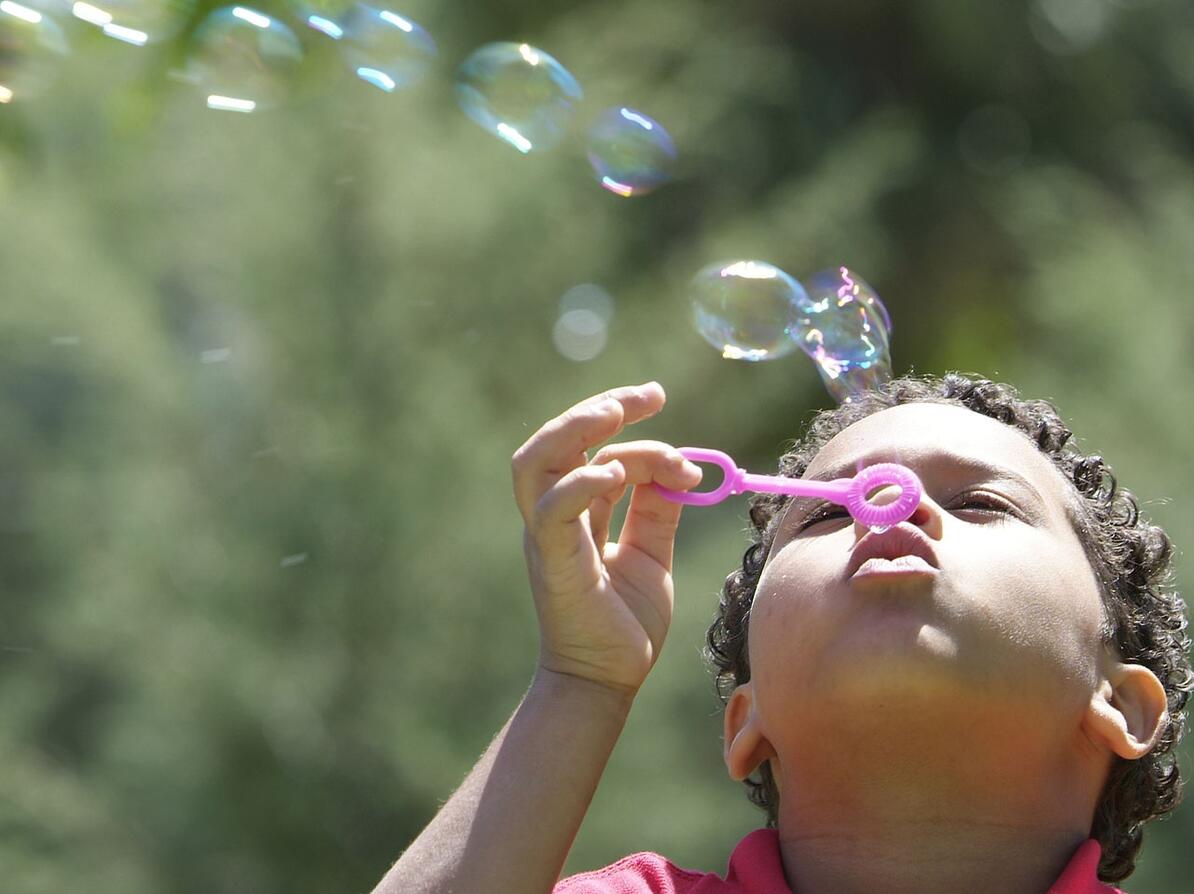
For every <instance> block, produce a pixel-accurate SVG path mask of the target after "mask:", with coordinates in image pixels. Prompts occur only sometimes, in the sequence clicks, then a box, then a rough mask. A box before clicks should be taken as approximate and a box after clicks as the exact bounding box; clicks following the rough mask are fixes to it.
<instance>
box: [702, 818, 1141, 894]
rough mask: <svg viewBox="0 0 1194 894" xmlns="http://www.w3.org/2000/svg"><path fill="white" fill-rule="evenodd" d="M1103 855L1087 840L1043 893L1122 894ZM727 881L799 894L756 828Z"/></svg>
mask: <svg viewBox="0 0 1194 894" xmlns="http://www.w3.org/2000/svg"><path fill="white" fill-rule="evenodd" d="M1102 853H1103V850H1102V847H1101V846H1100V845H1099V842H1098V840H1097V839H1095V838H1088V839H1086V841H1084V842H1082V844H1080V845H1079V846H1078V849H1077V850H1075V851H1074V854H1073V856H1072V857H1070V862H1069V864H1068V865H1067V866H1066V868H1065V869H1064V870H1063V871H1062V873H1061V875H1060V876H1058V878H1057V881H1055V882H1054V883H1053V884H1052V885H1051V886H1050V887H1049V890H1048V891H1046V892H1044V894H1122V892H1121V891H1120V890H1119V889H1118V888H1114V887H1112V886H1111V885H1107V884H1104V883H1103V882H1100V881H1099V876H1098V870H1099V858H1100V857H1101V856H1102ZM726 881H727V882H736V883H737V884H739V885H741V887H742V890H743V891H750V892H752V894H799V892H793V891H792V890H791V889H790V888H789V887H788V883H787V879H786V878H785V877H784V866H783V860H782V859H781V857H780V851H779V832H778V831H777V830H775V829H756V830H755V831H754V832H751V833H750V834H749V835H747V836H746V837H745V838H743V839H742V840H741V841H740V842H739V843H738V846H737V847H736V848H734V852H733V853H732V854H731V855H730V865H729V868H728V870H727V873H726Z"/></svg>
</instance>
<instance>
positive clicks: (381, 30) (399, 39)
mask: <svg viewBox="0 0 1194 894" xmlns="http://www.w3.org/2000/svg"><path fill="white" fill-rule="evenodd" d="M306 21H307V24H308V25H310V26H311V27H312V28H315V29H316V30H318V31H322V32H323V33H324V34H326V35H328V37H331V38H333V39H334V40H338V41H340V42H341V43H342V44H343V46H344V61H345V62H346V63H347V64H348V67H349V69H350V70H351V71H352V73H353V74H354V75H355V76H356V77H358V78H360V79H361V80H362V81H364V82H365V83H366V84H369V85H370V86H372V87H376V88H377V89H378V90H382V91H384V92H386V93H393V92H394V91H395V90H401V89H402V88H403V87H409V86H411V85H412V84H415V83H417V82H418V81H419V80H421V79H422V78H423V76H424V75H425V74H427V71H428V69H430V67H431V64H432V62H434V61H435V57H436V55H437V50H436V46H435V41H434V40H433V39H432V38H431V35H430V34H428V33H427V31H426V30H424V29H423V28H421V27H420V26H419V25H418V24H416V23H415V22H412V21H411V20H410V19H408V18H406V17H404V16H401V15H399V14H398V13H396V12H393V11H391V10H389V9H379V8H377V7H374V6H368V5H366V4H364V3H357V4H354V5H353V6H352V7H351V8H350V9H349V10H348V11H347V12H346V13H345V14H344V16H343V17H342V18H340V19H339V20H337V21H333V20H331V19H329V18H326V17H324V16H321V15H318V14H316V13H311V14H309V15H308V16H307V19H306Z"/></svg>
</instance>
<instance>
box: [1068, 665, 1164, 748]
mask: <svg viewBox="0 0 1194 894" xmlns="http://www.w3.org/2000/svg"><path fill="white" fill-rule="evenodd" d="M1168 723H1169V714H1168V701H1167V699H1166V696H1165V687H1164V686H1162V685H1161V681H1160V680H1158V679H1157V676H1156V674H1154V673H1153V672H1152V671H1150V670H1149V669H1148V668H1147V667H1145V666H1144V665H1142V664H1123V663H1119V662H1116V663H1115V664H1114V665H1113V667H1112V670H1111V673H1110V674H1109V675H1108V679H1105V680H1104V681H1103V684H1102V685H1101V686H1100V687H1099V689H1098V690H1097V691H1096V692H1094V693H1092V694H1091V697H1090V705H1089V707H1088V709H1087V712H1086V718H1085V720H1084V726H1085V728H1086V730H1087V732H1088V733H1089V734H1090V735H1091V737H1092V738H1094V739H1096V740H1101V741H1102V742H1104V743H1105V744H1106V745H1107V747H1108V748H1110V749H1111V750H1112V751H1113V752H1115V753H1116V754H1118V755H1119V756H1120V757H1122V758H1125V759H1126V760H1138V759H1140V758H1142V757H1144V756H1145V755H1146V754H1148V753H1149V752H1150V751H1152V750H1153V748H1154V747H1155V746H1156V744H1157V740H1158V739H1160V737H1161V734H1162V733H1163V732H1164V731H1165V728H1166V726H1167V725H1168Z"/></svg>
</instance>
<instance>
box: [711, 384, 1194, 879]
mask: <svg viewBox="0 0 1194 894" xmlns="http://www.w3.org/2000/svg"><path fill="white" fill-rule="evenodd" d="M918 402H920V403H940V404H953V405H957V406H962V407H966V408H967V409H970V410H973V411H974V412H976V413H981V414H982V415H984V416H990V417H991V418H993V419H998V420H999V421H1000V422H1003V423H1005V424H1007V425H1010V426H1013V427H1015V428H1018V429H1019V430H1020V431H1023V432H1024V433H1025V434H1026V435H1028V437H1030V438H1031V439H1032V441H1033V443H1035V444H1036V445H1037V446H1038V448H1039V449H1040V450H1041V452H1042V453H1043V454H1045V456H1047V457H1048V458H1049V459H1050V460H1051V461H1052V462H1053V464H1054V466H1056V468H1057V469H1059V470H1060V471H1061V473H1062V475H1063V476H1064V477H1065V479H1066V480H1067V481H1071V482H1073V485H1074V488H1075V491H1076V496H1075V498H1074V499H1073V500H1072V501H1071V503H1072V505H1070V506H1069V507H1067V514H1068V516H1069V518H1070V521H1071V523H1072V524H1073V525H1074V528H1075V531H1076V533H1077V534H1078V537H1079V539H1080V540H1081V541H1082V544H1083V546H1084V548H1085V551H1086V555H1087V557H1088V559H1089V560H1090V562H1091V566H1092V568H1094V570H1095V572H1096V574H1097V576H1098V579H1099V581H1100V584H1101V590H1102V594H1103V604H1104V615H1105V617H1104V622H1103V637H1104V641H1105V642H1106V643H1107V644H1109V645H1111V644H1114V645H1115V646H1116V647H1117V648H1118V651H1119V655H1120V657H1121V659H1122V660H1123V661H1125V662H1129V663H1135V664H1142V665H1144V666H1145V667H1147V668H1149V670H1151V671H1152V672H1153V673H1154V674H1156V675H1157V678H1158V679H1159V680H1160V681H1161V683H1162V685H1163V686H1164V687H1165V692H1166V695H1167V704H1168V720H1169V723H1168V725H1167V726H1166V728H1165V730H1164V731H1163V734H1162V735H1161V737H1160V738H1159V740H1158V742H1157V744H1156V746H1155V747H1154V748H1153V750H1152V751H1151V752H1150V753H1149V754H1148V755H1146V756H1145V757H1143V758H1140V759H1139V760H1125V759H1123V758H1119V757H1117V758H1116V759H1115V761H1114V763H1113V765H1112V768H1111V771H1110V773H1109V774H1108V778H1107V782H1106V784H1105V786H1104V788H1103V791H1102V795H1101V797H1100V799H1099V804H1098V807H1097V809H1096V811H1095V816H1094V822H1093V825H1092V828H1091V832H1090V834H1091V837H1093V838H1096V839H1097V840H1098V841H1099V844H1100V845H1101V846H1102V859H1101V860H1100V862H1099V878H1100V879H1101V880H1103V881H1105V882H1117V881H1120V880H1122V879H1124V878H1127V877H1128V876H1129V875H1131V873H1132V871H1133V870H1134V869H1135V865H1136V856H1137V853H1138V852H1139V850H1140V846H1141V843H1142V840H1143V826H1144V824H1145V823H1146V822H1148V821H1149V820H1153V819H1157V818H1161V817H1165V816H1167V815H1169V814H1171V813H1172V812H1173V811H1174V810H1175V809H1176V808H1177V806H1178V804H1179V802H1180V801H1181V797H1182V779H1181V776H1180V773H1179V771H1178V765H1177V757H1176V754H1175V753H1174V752H1175V749H1176V748H1177V745H1178V743H1179V742H1180V741H1181V739H1182V736H1183V735H1184V733H1185V724H1186V714H1185V710H1184V709H1185V706H1186V700H1187V699H1188V698H1189V695H1190V692H1191V690H1194V671H1191V667H1190V658H1189V654H1188V653H1189V650H1190V638H1189V637H1188V636H1187V635H1186V628H1187V623H1188V622H1187V619H1186V615H1185V610H1186V605H1185V602H1184V601H1183V600H1182V598H1181V595H1180V594H1179V593H1178V591H1177V589H1176V587H1175V586H1174V583H1173V570H1172V561H1171V560H1172V554H1173V545H1172V543H1171V542H1170V539H1169V536H1168V535H1167V534H1166V533H1165V531H1164V530H1162V529H1161V528H1159V527H1157V526H1156V525H1153V524H1150V523H1149V522H1148V521H1146V520H1145V519H1144V518H1142V517H1141V515H1140V509H1139V505H1138V504H1137V502H1136V498H1135V497H1134V496H1133V495H1132V493H1131V492H1130V491H1127V490H1125V489H1123V488H1121V487H1119V486H1118V485H1117V483H1116V479H1115V475H1114V474H1113V473H1112V470H1111V467H1110V466H1109V465H1107V464H1106V463H1105V462H1104V461H1103V458H1102V457H1101V456H1097V455H1091V456H1086V455H1084V454H1082V453H1079V452H1077V451H1076V450H1075V449H1073V448H1072V447H1071V448H1070V449H1069V450H1066V449H1064V448H1065V446H1066V442H1067V441H1069V440H1070V438H1071V437H1072V435H1073V432H1072V431H1070V429H1069V428H1067V427H1066V425H1065V423H1064V422H1063V421H1062V419H1061V417H1060V416H1059V415H1058V412H1057V409H1056V408H1055V407H1054V406H1053V405H1052V404H1051V403H1049V402H1048V401H1043V400H1026V399H1023V398H1021V397H1020V396H1019V393H1018V392H1017V390H1016V389H1015V388H1013V387H1012V386H1010V385H1007V384H1003V383H999V382H993V381H990V380H989V379H984V378H981V377H978V376H972V375H966V374H962V373H948V374H946V375H945V376H943V377H937V376H905V377H902V378H898V379H893V380H891V381H889V382H887V383H885V384H883V385H881V386H879V387H877V388H875V389H873V390H870V391H867V392H865V393H863V394H861V395H858V396H856V397H854V398H852V399H851V400H849V401H848V402H845V403H843V404H841V405H840V406H838V407H835V408H833V409H827V410H822V411H821V412H820V413H818V414H817V415H816V416H815V417H814V418H813V420H812V422H811V423H810V424H809V428H808V432H807V433H806V435H805V436H804V438H803V439H801V440H799V441H797V442H795V443H794V444H793V446H792V449H791V450H789V451H788V452H787V453H785V454H784V455H783V456H782V457H781V458H780V461H779V471H780V474H782V475H786V476H789V477H793V478H799V477H801V476H802V475H803V474H804V472H805V470H806V469H807V468H808V465H809V463H810V462H811V461H812V459H813V457H814V456H816V454H817V452H818V451H819V450H820V449H821V448H822V447H823V446H824V445H825V444H826V443H828V442H829V440H830V439H831V438H833V436H834V435H836V434H837V433H838V432H840V431H842V430H843V429H845V428H846V427H848V426H849V425H851V424H853V423H855V422H857V421H858V420H860V419H864V418H866V417H867V416H870V415H872V414H874V413H877V412H879V411H881V410H885V409H888V408H889V407H894V406H898V405H900V404H907V403H918ZM790 499H791V498H790V497H786V496H780V495H775V494H758V495H756V496H755V497H754V498H753V499H752V500H751V504H750V520H751V525H752V528H753V531H752V532H751V534H752V540H753V542H752V544H751V545H750V547H749V548H747V550H746V553H745V554H744V555H743V557H742V567H740V568H738V569H737V570H735V571H734V572H733V573H732V574H730V575H729V576H728V577H727V578H726V582H725V586H724V588H723V590H722V594H721V601H720V605H719V607H718V612H717V616H716V617H715V618H714V620H713V623H712V625H711V626H710V627H709V631H708V635H707V637H706V642H707V648H706V650H705V657H706V658H707V660H708V661H709V662H710V663H711V665H712V666H713V669H714V671H715V674H716V677H715V685H716V688H717V694H718V696H719V697H720V699H721V701H722V703H723V705H724V704H725V703H726V702H728V701H729V697H730V694H731V693H732V692H733V690H734V688H735V687H737V686H738V685H739V684H741V683H745V682H746V681H748V680H749V679H750V661H749V656H748V651H747V642H748V636H749V633H750V609H751V604H752V602H753V600H754V595H755V588H756V586H757V585H758V583H759V577H760V575H761V574H762V571H763V565H764V563H765V562H766V558H767V555H768V553H769V552H770V549H771V544H772V541H773V540H774V538H775V533H776V528H777V526H778V523H779V520H780V519H781V518H782V516H783V510H784V508H785V507H786V506H787V503H788V501H789V500H790ZM758 776H759V778H758V779H757V780H756V779H753V778H747V779H746V780H745V784H746V786H747V789H748V796H749V798H750V800H751V801H752V802H753V803H754V804H755V805H756V806H758V807H760V808H761V809H763V810H765V811H766V812H767V826H768V827H774V826H775V824H776V821H777V817H778V811H779V790H778V788H777V787H776V784H775V779H774V777H773V776H772V773H771V765H770V762H764V763H763V764H762V766H761V767H760V768H759V770H758Z"/></svg>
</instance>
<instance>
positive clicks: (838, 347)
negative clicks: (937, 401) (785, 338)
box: [796, 267, 891, 403]
mask: <svg viewBox="0 0 1194 894" xmlns="http://www.w3.org/2000/svg"><path fill="white" fill-rule="evenodd" d="M805 283H806V284H807V286H808V291H807V293H806V294H805V295H804V296H803V298H802V299H801V300H799V301H798V307H797V312H798V320H797V323H796V328H797V331H798V332H799V333H800V336H799V343H800V347H801V348H802V349H803V350H804V352H805V353H806V354H808V356H809V357H811V358H812V359H813V361H814V362H815V363H816V364H817V371H818V372H819V373H820V375H821V381H823V382H824V383H825V387H826V388H827V389H828V390H829V393H830V394H831V395H833V397H834V398H835V399H836V400H837V401H838V402H839V403H841V402H847V401H849V400H850V398H851V397H852V396H853V395H855V394H857V393H859V392H860V391H864V390H868V389H871V388H874V387H876V386H878V385H881V384H883V383H884V382H886V381H887V380H888V379H890V378H891V353H890V336H891V317H890V315H889V314H888V313H887V308H886V307H884V306H883V302H882V301H881V300H879V296H878V295H877V294H875V290H874V289H872V288H871V287H870V286H869V285H867V283H866V281H865V280H863V279H862V277H860V276H858V275H857V274H855V273H853V272H851V271H850V270H849V269H848V268H846V267H835V268H833V269H831V270H824V271H821V272H820V273H816V274H814V275H813V276H810V277H808V278H806V279H805Z"/></svg>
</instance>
